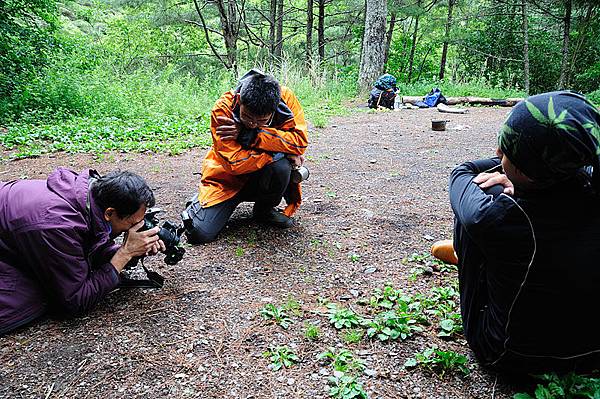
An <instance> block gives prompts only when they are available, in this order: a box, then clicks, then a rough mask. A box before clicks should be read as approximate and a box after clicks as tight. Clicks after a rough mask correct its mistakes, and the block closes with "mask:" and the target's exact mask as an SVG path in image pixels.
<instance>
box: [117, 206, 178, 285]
mask: <svg viewBox="0 0 600 399" xmlns="http://www.w3.org/2000/svg"><path fill="white" fill-rule="evenodd" d="M160 213H162V210H161V209H159V208H151V209H149V210H147V211H146V214H145V215H144V225H143V226H142V227H141V228H140V229H139V230H138V231H146V230H150V229H153V228H154V227H156V226H158V224H159V223H160V220H159V219H158V215H159V214H160ZM184 230H185V228H184V227H183V226H177V225H175V224H173V223H171V222H169V221H165V222H164V223H163V224H162V226H160V230H159V231H158V238H160V239H161V240H162V241H163V243H164V244H165V248H166V249H165V251H163V253H164V254H165V259H164V261H165V263H166V264H167V265H176V264H177V263H178V262H179V261H180V260H181V259H182V258H183V254H185V249H183V248H182V247H181V246H180V245H179V243H180V241H181V234H182V233H183V231H184ZM143 259H144V258H143V257H139V258H133V259H131V260H130V261H129V262H128V263H127V265H125V269H127V270H129V269H132V268H133V267H135V266H137V264H138V263H139V262H140V260H141V264H142V268H143V269H144V271H145V272H146V276H147V277H148V278H147V279H146V280H138V279H132V278H129V277H122V278H121V282H120V284H119V286H120V287H121V288H161V287H162V286H163V284H164V282H165V278H164V277H163V276H161V275H160V274H159V273H157V272H155V271H152V270H149V269H148V268H147V267H146V266H145V265H144V260H143Z"/></svg>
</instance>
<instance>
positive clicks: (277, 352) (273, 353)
mask: <svg viewBox="0 0 600 399" xmlns="http://www.w3.org/2000/svg"><path fill="white" fill-rule="evenodd" d="M263 356H264V357H266V358H269V360H270V361H271V369H272V370H273V371H277V370H279V369H281V368H282V367H285V368H290V367H292V366H293V365H294V364H296V363H298V362H299V361H300V359H299V358H298V356H296V355H295V354H294V352H292V350H291V349H290V348H288V347H287V346H277V347H271V348H269V350H268V351H266V352H264V353H263Z"/></svg>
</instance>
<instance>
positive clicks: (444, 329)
mask: <svg viewBox="0 0 600 399" xmlns="http://www.w3.org/2000/svg"><path fill="white" fill-rule="evenodd" d="M439 326H440V331H439V332H438V337H446V338H449V337H452V336H454V335H456V334H459V333H462V331H463V327H462V318H461V316H460V313H457V312H448V313H445V314H444V317H443V318H442V319H441V320H440V325H439Z"/></svg>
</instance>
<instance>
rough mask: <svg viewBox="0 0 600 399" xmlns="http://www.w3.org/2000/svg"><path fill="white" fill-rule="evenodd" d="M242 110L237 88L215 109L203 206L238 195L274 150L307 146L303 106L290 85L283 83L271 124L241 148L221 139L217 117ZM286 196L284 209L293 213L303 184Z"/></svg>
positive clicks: (204, 168) (295, 151)
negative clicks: (247, 145)
mask: <svg viewBox="0 0 600 399" xmlns="http://www.w3.org/2000/svg"><path fill="white" fill-rule="evenodd" d="M239 112H240V106H239V104H238V101H237V99H236V91H235V90H231V91H228V92H227V93H225V94H223V95H222V96H221V98H219V99H218V100H217V102H216V103H215V106H214V107H213V109H212V112H211V118H210V130H211V133H212V139H213V146H212V148H211V149H210V151H209V152H208V154H206V157H205V158H204V162H203V163H202V179H201V181H200V192H199V196H198V200H199V201H200V205H201V206H202V207H210V206H213V205H216V204H219V203H221V202H223V201H226V200H228V199H230V198H232V197H233V196H235V195H236V194H237V193H238V192H239V191H240V190H241V189H242V187H243V186H244V184H245V183H246V181H247V180H248V174H249V173H252V172H255V171H257V170H259V169H261V168H263V167H264V166H266V165H268V164H270V163H271V162H273V154H274V153H278V152H281V153H286V154H294V155H301V154H303V153H304V151H305V150H306V147H307V146H308V134H307V131H308V128H307V125H306V121H305V120H304V110H303V109H302V106H301V105H300V103H299V102H298V99H297V98H296V96H295V95H294V93H293V92H292V91H291V90H290V89H288V88H287V87H281V101H280V102H279V106H278V107H277V111H276V112H275V115H273V118H272V122H271V123H270V125H269V127H265V128H260V130H259V132H258V135H257V137H256V139H255V140H254V142H253V143H252V144H251V145H250V148H248V149H244V148H242V146H241V145H240V144H239V143H238V142H237V141H236V140H225V141H222V140H221V138H220V137H219V136H217V135H216V133H215V132H216V128H217V126H218V122H217V117H219V116H224V117H227V118H231V119H235V120H239ZM234 115H235V116H236V117H235V118H234ZM285 200H286V203H287V206H286V208H285V210H284V211H283V213H284V214H285V215H287V216H292V215H293V214H294V212H295V211H296V210H297V209H298V207H299V206H300V203H301V202H302V201H301V189H300V184H296V183H290V186H289V187H288V190H286V195H285Z"/></svg>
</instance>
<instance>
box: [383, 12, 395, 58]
mask: <svg viewBox="0 0 600 399" xmlns="http://www.w3.org/2000/svg"><path fill="white" fill-rule="evenodd" d="M395 26H396V11H392V13H391V16H390V27H389V28H388V31H387V35H386V38H385V57H384V59H383V63H384V65H385V64H387V61H388V58H389V56H390V46H391V45H392V37H393V36H394V27H395Z"/></svg>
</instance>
